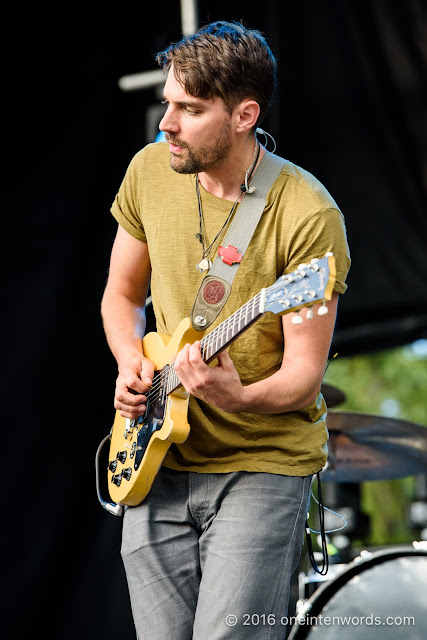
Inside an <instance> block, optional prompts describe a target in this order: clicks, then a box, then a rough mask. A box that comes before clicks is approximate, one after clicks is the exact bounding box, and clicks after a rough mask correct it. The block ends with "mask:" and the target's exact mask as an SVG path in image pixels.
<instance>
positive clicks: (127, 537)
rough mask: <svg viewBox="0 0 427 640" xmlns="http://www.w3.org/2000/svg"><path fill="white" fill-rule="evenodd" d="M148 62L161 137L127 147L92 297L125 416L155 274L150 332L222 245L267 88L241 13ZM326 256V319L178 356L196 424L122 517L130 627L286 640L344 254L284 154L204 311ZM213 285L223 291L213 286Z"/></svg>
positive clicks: (332, 222) (248, 170)
mask: <svg viewBox="0 0 427 640" xmlns="http://www.w3.org/2000/svg"><path fill="white" fill-rule="evenodd" d="M157 59H158V62H159V64H160V65H161V66H162V67H163V68H164V69H165V71H166V72H167V77H166V83H165V87H164V102H165V105H166V107H167V108H166V112H165V115H164V117H163V119H162V120H161V122H160V129H161V131H163V132H164V133H165V137H166V141H167V142H161V143H156V144H152V145H148V146H147V147H146V148H145V149H143V150H142V151H140V152H139V153H138V154H136V156H135V157H134V158H133V160H132V161H131V163H130V166H129V168H128V170H127V172H126V175H125V177H124V180H123V183H122V185H121V187H120V189H119V192H118V194H117V196H116V198H115V201H114V203H113V206H112V213H113V215H114V216H115V218H116V220H117V221H118V223H119V226H118V231H117V236H116V239H115V242H114V246H113V250H112V254H111V265H110V271H109V277H108V283H107V286H106V289H105V294H104V297H103V302H102V316H103V322H104V327H105V332H106V335H107V339H108V343H109V345H110V348H111V350H112V352H113V354H114V356H115V358H116V360H117V364H118V372H119V373H118V378H117V385H116V393H115V400H114V406H115V407H116V409H117V411H118V412H119V413H120V415H121V416H123V417H124V418H128V419H130V420H134V419H137V418H139V417H140V416H142V415H143V414H144V412H145V409H146V403H147V395H148V392H149V390H150V387H151V385H152V381H153V374H154V365H153V363H152V362H151V361H150V360H149V359H148V358H147V357H145V355H144V353H143V348H142V344H141V338H142V335H143V332H144V314H143V309H144V305H145V297H146V294H147V290H148V287H149V285H150V286H151V293H152V300H153V308H154V312H155V315H156V322H157V331H158V333H160V334H164V335H167V336H172V335H173V333H174V331H175V329H176V328H177V326H178V324H179V323H180V321H181V320H182V319H183V318H185V317H187V316H189V315H190V313H191V309H192V306H193V303H194V299H195V296H196V294H197V291H198V289H199V286H200V283H201V281H202V279H203V277H204V274H206V272H207V271H208V269H209V266H210V265H211V264H212V261H213V259H214V257H215V255H216V254H217V253H218V251H220V250H224V247H222V240H223V238H224V236H225V233H226V231H227V228H228V226H229V224H230V222H231V220H232V218H233V216H234V213H235V211H236V209H237V207H238V206H239V204H240V202H241V199H242V196H243V194H244V193H245V192H247V191H248V190H249V189H250V179H251V177H252V176H253V175H255V174H256V171H257V168H258V166H259V163H260V162H261V161H262V158H263V156H264V154H265V149H264V147H262V146H261V145H260V144H259V142H258V139H257V135H256V130H257V127H258V125H259V123H260V121H261V119H262V118H263V117H264V116H265V113H266V111H267V110H268V108H269V106H270V104H271V101H272V98H273V94H274V90H275V84H276V79H275V78H276V62H275V59H274V57H273V54H272V53H271V51H270V49H269V47H268V45H267V43H266V41H265V39H264V38H263V37H262V36H261V35H260V33H259V32H257V31H254V30H249V29H247V28H245V27H243V26H242V25H241V24H237V23H236V24H235V23H233V24H231V23H227V22H216V23H213V24H210V25H207V26H206V27H204V28H202V29H201V30H200V31H199V32H197V33H196V34H195V35H194V36H190V37H185V38H184V39H183V40H181V41H180V42H179V43H176V44H173V45H171V46H170V47H169V48H168V49H166V50H165V51H163V52H161V53H160V54H158V56H157ZM285 126H292V125H291V124H290V123H289V124H286V123H285ZM327 252H332V253H333V254H334V256H335V259H336V282H335V291H334V293H333V295H332V299H331V300H330V302H328V308H329V313H328V314H327V315H325V316H318V315H317V314H314V317H313V319H312V320H309V321H304V322H303V323H302V324H299V325H298V324H293V323H292V318H291V316H293V315H294V314H289V315H284V316H283V317H280V316H276V315H274V316H272V314H266V315H265V316H264V317H263V318H262V319H261V320H260V321H259V322H257V323H256V324H254V325H253V326H251V327H250V328H249V329H248V331H247V332H245V334H244V335H243V336H241V337H240V338H239V339H238V340H236V341H235V342H234V343H233V344H232V345H231V346H230V348H229V349H228V350H225V351H223V352H221V353H219V355H218V357H217V360H215V361H214V362H213V363H210V364H207V363H206V362H205V361H204V360H203V358H202V355H201V351H200V342H199V341H196V342H195V343H193V344H185V346H184V347H183V348H182V349H181V350H180V351H179V353H178V354H177V356H176V360H175V363H174V367H175V371H176V373H177V375H178V376H179V380H180V381H181V383H182V385H183V387H184V389H185V390H186V391H187V392H188V393H189V394H190V402H189V409H188V421H189V424H190V427H191V430H190V434H189V436H188V438H187V439H186V440H185V442H183V443H180V444H174V445H172V446H171V447H170V449H169V451H168V453H167V455H166V457H165V459H164V462H163V465H162V467H161V469H160V471H159V473H158V474H157V477H156V479H155V481H154V483H153V486H152V488H151V491H150V492H149V494H148V495H147V497H146V498H145V499H144V500H143V502H142V503H141V504H139V505H137V506H130V507H128V508H127V509H126V512H125V515H124V522H123V543H122V557H123V561H124V565H125V569H126V575H127V580H128V585H129V591H130V597H131V605H132V612H133V616H134V621H135V626H136V630H137V634H138V638H139V639H140V640H145V639H147V640H148V639H149V640H160V638H162V639H163V638H175V639H177V640H178V639H179V640H191V639H192V638H194V639H197V640H219V639H220V638H235V639H236V640H237V639H243V638H244V639H245V640H250V639H251V638H257V640H259V639H261V638H269V639H270V640H272V639H274V638H277V639H278V638H283V637H284V634H285V627H284V626H283V618H284V616H286V612H287V606H288V598H289V585H290V578H291V574H292V572H293V571H294V569H295V568H296V565H297V563H298V560H299V556H300V552H301V545H302V539H303V531H304V523H305V519H306V514H307V506H308V499H309V492H310V485H311V477H312V474H313V473H316V472H317V471H319V470H320V469H321V468H322V467H323V465H324V464H325V461H326V457H327V430H326V426H325V416H326V406H325V402H324V399H323V397H322V395H321V394H320V392H319V390H320V386H321V382H322V379H323V375H324V371H325V367H326V362H327V358H328V353H329V348H330V343H331V339H332V334H333V329H334V324H335V317H336V309H337V301H338V295H339V293H344V291H345V289H346V285H345V284H344V282H345V278H346V275H347V271H348V268H349V264H350V261H349V255H348V247H347V242H346V234H345V227H344V222H343V217H342V214H341V212H340V210H339V209H338V206H337V204H336V203H335V202H334V200H333V199H332V197H331V196H330V195H329V193H328V192H327V190H326V189H325V188H324V187H323V186H322V185H321V184H320V183H319V182H318V180H316V178H314V177H313V176H312V175H311V174H309V173H308V172H306V171H304V170H303V169H301V168H300V167H297V166H296V165H294V164H292V163H291V162H286V163H285V165H284V167H283V169H282V171H281V173H280V176H279V178H278V179H277V180H276V182H275V184H274V186H273V188H272V189H271V190H270V192H269V195H268V198H267V202H266V205H265V209H264V213H263V215H262V217H261V220H260V222H259V224H258V226H257V228H256V231H255V234H254V236H253V238H252V240H251V243H250V245H249V248H248V251H247V252H246V254H245V255H244V258H243V260H242V261H241V264H240V265H239V269H238V272H237V274H236V277H235V279H234V282H233V286H232V291H231V294H230V297H229V299H228V300H227V302H226V304H225V306H224V309H223V310H222V311H221V313H220V314H219V316H218V318H217V320H215V323H214V324H213V326H216V325H217V324H219V323H220V322H221V321H222V320H223V319H224V318H226V317H227V316H229V315H230V314H231V313H233V312H234V311H235V310H236V309H238V308H239V307H240V306H241V305H242V304H243V303H244V302H246V301H247V300H249V299H250V298H251V297H252V296H253V295H254V293H256V292H258V291H259V290H260V289H261V288H262V287H265V286H267V285H269V284H271V283H272V282H274V281H275V280H276V279H277V278H278V277H279V276H280V275H282V274H283V273H289V272H291V271H293V270H295V269H296V268H297V267H298V265H300V264H301V263H310V261H311V260H312V259H314V258H318V257H321V256H324V255H325V254H326V253H327ZM196 267H197V268H196ZM209 295H210V296H217V295H219V294H218V291H217V290H216V289H215V288H214V287H211V290H210V292H209ZM306 313H307V310H306V309H303V310H301V313H300V315H301V317H302V318H303V319H305V317H306ZM254 616H258V618H256V619H258V620H262V621H263V623H262V625H260V624H253V621H254V620H255V618H254Z"/></svg>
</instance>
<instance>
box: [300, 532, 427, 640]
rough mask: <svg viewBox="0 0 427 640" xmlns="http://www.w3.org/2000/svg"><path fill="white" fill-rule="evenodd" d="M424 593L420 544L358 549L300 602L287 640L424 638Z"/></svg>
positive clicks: (426, 563)
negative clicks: (350, 559)
mask: <svg viewBox="0 0 427 640" xmlns="http://www.w3.org/2000/svg"><path fill="white" fill-rule="evenodd" d="M426 594H427V549H426V547H425V543H414V544H413V546H408V547H389V548H388V549H383V550H380V551H374V552H369V551H363V552H362V553H361V555H360V556H359V557H358V558H356V559H355V560H353V561H352V562H350V563H349V564H348V565H346V568H344V569H343V570H342V571H341V572H340V573H339V574H338V575H336V576H335V577H334V578H333V579H332V580H330V581H329V582H326V583H324V584H322V586H320V587H319V588H318V589H317V591H315V593H314V594H313V595H312V596H311V598H310V599H309V600H307V601H306V602H305V604H304V605H303V607H302V609H300V610H299V612H298V614H297V621H296V622H295V625H294V626H293V627H292V630H291V632H290V634H289V636H288V640H302V639H304V638H309V640H315V639H316V640H324V639H327V640H344V639H345V640H353V639H354V640H356V639H357V640H362V639H363V640H372V639H373V638H375V640H394V639H396V640H401V639H403V638H405V640H425V638H427V631H426V629H427V595H426Z"/></svg>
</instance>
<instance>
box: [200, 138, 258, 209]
mask: <svg viewBox="0 0 427 640" xmlns="http://www.w3.org/2000/svg"><path fill="white" fill-rule="evenodd" d="M255 148H256V140H255V138H252V137H251V138H250V139H249V142H247V143H246V144H245V145H244V148H243V149H241V148H238V149H234V150H233V151H232V152H231V153H230V155H229V156H228V157H227V158H226V159H225V160H224V161H223V162H222V163H221V165H220V166H218V167H213V168H212V169H209V171H204V172H202V173H199V174H198V178H199V182H200V184H201V185H202V187H203V188H204V189H205V190H206V191H208V192H209V193H212V194H213V195H214V196H217V197H218V198H223V199H224V200H235V199H236V198H237V197H238V196H239V194H240V193H241V192H240V185H241V184H242V183H243V182H244V181H245V175H246V172H247V170H248V169H249V167H250V166H251V165H252V162H253V161H254V151H255ZM264 153H265V149H264V148H263V147H262V146H261V145H260V153H259V157H258V161H257V164H256V166H255V167H254V171H255V170H256V168H257V166H258V164H259V162H260V160H261V158H262V156H263V155H264Z"/></svg>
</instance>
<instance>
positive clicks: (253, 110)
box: [235, 99, 260, 133]
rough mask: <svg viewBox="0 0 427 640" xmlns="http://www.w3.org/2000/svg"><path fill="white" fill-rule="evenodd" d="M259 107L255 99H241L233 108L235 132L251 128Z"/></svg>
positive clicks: (254, 123)
mask: <svg viewBox="0 0 427 640" xmlns="http://www.w3.org/2000/svg"><path fill="white" fill-rule="evenodd" d="M259 112H260V108H259V104H258V102H255V100H249V99H247V100H243V101H242V102H240V104H238V105H237V107H236V108H235V115H236V132H237V133H245V132H246V131H250V130H252V129H253V128H254V127H255V125H256V122H257V120H258V116H259Z"/></svg>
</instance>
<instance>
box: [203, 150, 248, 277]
mask: <svg viewBox="0 0 427 640" xmlns="http://www.w3.org/2000/svg"><path fill="white" fill-rule="evenodd" d="M260 149H261V147H260V144H259V142H258V140H257V139H255V149H254V157H253V159H252V164H251V166H250V167H249V169H248V170H247V171H246V175H245V182H244V183H243V184H241V185H240V193H239V195H238V197H237V199H236V201H235V202H234V204H233V206H232V207H231V209H230V213H229V214H228V216H227V218H226V220H225V222H224V224H223V225H222V227H221V229H220V230H219V231H218V233H217V234H216V236H215V238H214V239H213V240H212V242H211V243H210V245H209V246H207V239H206V237H207V236H206V227H205V219H204V217H203V207H202V198H201V196H200V187H199V176H198V174H196V193H197V206H198V212H199V233H196V238H197V239H198V240H199V241H200V243H201V245H202V259H201V260H200V262H198V264H197V265H196V269H197V271H202V272H205V271H209V269H210V268H211V267H212V261H211V260H210V259H209V256H210V255H211V252H212V248H213V247H214V245H215V243H216V241H217V240H218V238H220V236H221V235H222V234H223V233H224V232H225V230H226V228H227V226H228V224H229V222H230V220H231V219H232V217H233V214H234V212H235V211H236V209H237V205H238V204H239V201H240V200H242V199H243V197H244V195H245V194H246V193H250V192H251V187H249V186H248V182H249V180H250V179H251V177H252V174H253V172H254V169H255V166H256V164H257V162H258V158H259V154H260Z"/></svg>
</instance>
